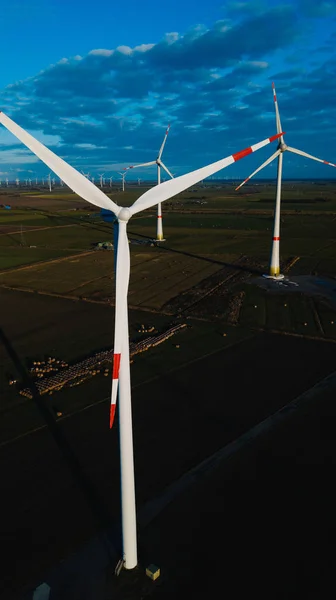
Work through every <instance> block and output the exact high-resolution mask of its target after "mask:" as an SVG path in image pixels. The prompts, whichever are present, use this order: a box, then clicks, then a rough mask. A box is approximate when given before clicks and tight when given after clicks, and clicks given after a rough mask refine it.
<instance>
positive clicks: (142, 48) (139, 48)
mask: <svg viewBox="0 0 336 600" xmlns="http://www.w3.org/2000/svg"><path fill="white" fill-rule="evenodd" d="M154 46H155V44H141V45H140V46H135V48H134V51H135V52H147V51H148V50H151V49H152V48H153V47H154Z"/></svg>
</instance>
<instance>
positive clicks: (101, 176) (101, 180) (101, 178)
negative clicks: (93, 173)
mask: <svg viewBox="0 0 336 600" xmlns="http://www.w3.org/2000/svg"><path fill="white" fill-rule="evenodd" d="M98 175H99V180H100V187H101V188H102V189H103V175H104V173H98Z"/></svg>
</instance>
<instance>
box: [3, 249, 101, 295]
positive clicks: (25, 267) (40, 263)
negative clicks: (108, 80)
mask: <svg viewBox="0 0 336 600" xmlns="http://www.w3.org/2000/svg"><path fill="white" fill-rule="evenodd" d="M94 252H95V250H89V251H88V252H77V253H76V254H70V255H69V256H60V257H59V258H50V259H48V260H40V261H38V262H34V263H30V264H29V265H23V266H20V267H14V269H4V270H3V271H0V275H5V274H6V273H14V272H15V271H25V270H27V269H34V267H36V266H38V265H44V264H47V263H48V264H51V263H54V264H55V263H59V262H65V261H67V260H71V259H73V258H78V257H79V256H80V257H82V256H88V255H90V254H93V253H94ZM10 289H16V288H10Z"/></svg>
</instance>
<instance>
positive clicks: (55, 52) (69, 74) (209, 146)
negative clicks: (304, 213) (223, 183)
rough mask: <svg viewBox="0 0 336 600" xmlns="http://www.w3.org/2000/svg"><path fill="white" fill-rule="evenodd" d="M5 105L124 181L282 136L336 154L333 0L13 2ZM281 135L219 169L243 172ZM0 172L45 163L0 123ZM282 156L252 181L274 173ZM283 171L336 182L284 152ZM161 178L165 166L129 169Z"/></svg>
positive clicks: (0, 101) (1, 79) (2, 19)
mask: <svg viewBox="0 0 336 600" xmlns="http://www.w3.org/2000/svg"><path fill="white" fill-rule="evenodd" d="M0 23H1V36H0V53H1V56H2V65H1V70H0V110H2V111H3V112H4V113H5V114H6V115H8V116H9V117H11V118H12V119H13V120H14V121H15V122H16V123H18V124H19V125H21V127H23V128H25V129H27V130H28V131H29V132H30V133H32V134H33V135H34V136H35V137H36V138H37V139H39V140H40V141H41V142H43V143H44V144H45V145H46V146H48V148H50V149H51V150H53V151H54V152H55V153H56V154H58V155H59V156H60V157H62V158H63V159H64V160H66V161H67V162H69V163H70V164H71V165H72V166H74V167H75V168H76V169H78V170H79V171H82V172H84V173H89V174H90V178H92V177H95V179H96V180H97V181H98V179H99V174H101V173H104V177H106V178H108V177H110V176H113V180H114V181H116V180H117V179H120V174H119V173H120V172H121V171H122V170H123V169H124V168H125V167H128V166H129V165H132V164H136V163H141V162H147V161H151V160H155V159H156V157H157V154H158V151H159V148H160V146H161V144H162V141H163V137H164V134H165V130H166V128H167V125H168V124H170V131H169V136H168V138H167V142H166V145H165V148H164V151H163V154H162V160H163V162H164V164H165V165H166V166H167V168H168V169H169V170H170V171H171V172H172V174H173V175H174V176H178V175H182V174H184V173H187V172H188V171H191V170H193V169H196V168H199V167H202V166H204V165H207V164H209V163H211V162H214V161H216V160H219V159H220V158H224V157H225V156H227V155H229V154H231V153H233V152H237V151H239V150H241V149H243V148H246V147H247V146H250V145H251V144H254V143H256V142H258V141H260V140H262V139H264V138H266V137H269V136H271V135H273V134H274V133H276V124H275V112H274V102H273V93H272V82H274V84H275V88H276V93H277V99H278V105H279V111H280V118H281V124H282V129H283V131H284V132H285V142H286V143H287V144H288V145H289V146H291V147H294V148H297V149H299V150H303V151H304V152H307V153H309V154H312V155H314V156H316V157H318V158H321V159H323V160H326V161H329V162H333V163H335V164H336V77H335V75H336V60H335V59H336V2H334V0H331V1H330V2H328V1H323V0H320V1H319V2H317V1H316V0H292V1H288V2H287V3H284V2H279V1H277V0H268V1H267V0H266V1H265V2H264V1H263V0H250V1H247V2H244V1H234V0H232V1H225V0H208V1H207V2H195V0H170V2H169V3H158V2H156V1H154V0H143V1H142V2H139V0H128V2H127V4H125V3H121V2H118V3H117V2H113V0H108V1H107V0H96V1H95V2H90V3H89V2H88V1H87V0H71V1H70V2H69V0H30V1H29V2H26V1H24V0H10V1H9V0H6V2H4V3H3V5H2V8H1V16H0ZM276 144H277V142H275V143H273V144H272V145H271V146H266V147H265V148H263V149H262V150H260V151H259V152H258V153H256V154H253V155H249V156H248V157H246V158H244V159H243V160H242V161H239V163H237V164H234V165H231V166H230V167H228V168H227V169H225V170H223V171H221V172H219V173H218V175H217V176H218V177H222V178H228V179H231V178H232V179H236V180H237V179H245V177H247V176H248V175H249V174H250V173H251V172H252V171H253V170H254V169H255V168H257V167H258V166H259V165H260V164H261V163H262V162H263V161H264V160H266V159H267V158H268V157H269V156H270V155H271V154H272V153H273V152H275V150H276ZM0 152H1V163H0V180H2V181H4V180H5V178H6V177H7V178H9V180H14V179H15V178H19V179H21V180H23V179H24V178H27V177H29V178H36V177H38V178H42V177H45V176H46V175H47V174H48V172H49V169H48V168H47V167H46V166H45V165H44V164H43V163H42V162H41V161H40V160H39V159H37V158H36V157H35V156H34V155H33V154H32V153H31V152H30V151H29V150H28V149H26V148H25V146H23V145H22V144H21V143H20V142H19V141H18V140H17V139H16V138H15V137H14V136H13V135H12V134H11V133H10V132H8V131H7V130H6V129H5V128H4V127H3V126H2V125H0ZM276 163H277V161H276V160H274V161H273V162H272V163H271V164H270V165H269V166H267V167H265V168H264V169H262V171H260V173H259V174H258V175H257V176H256V178H258V177H261V178H269V179H272V178H275V177H276ZM283 163H284V166H283V177H284V178H288V179H291V178H295V179H301V178H302V179H306V178H308V179H314V178H316V179H319V178H336V168H333V167H330V166H327V165H325V164H320V163H318V162H316V161H313V160H310V159H307V158H305V157H302V156H297V155H294V154H290V153H289V152H286V153H285V155H284V161H283ZM138 177H140V178H142V179H152V180H155V179H156V168H155V166H154V167H147V168H139V169H134V170H131V171H128V172H127V175H126V181H127V180H128V179H137V178H138Z"/></svg>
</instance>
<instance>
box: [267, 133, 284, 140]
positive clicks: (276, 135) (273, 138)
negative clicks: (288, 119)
mask: <svg viewBox="0 0 336 600" xmlns="http://www.w3.org/2000/svg"><path fill="white" fill-rule="evenodd" d="M284 133H285V132H284V131H282V132H281V133H276V134H275V135H272V136H271V137H270V138H268V139H269V141H270V142H274V140H277V139H278V138H279V137H281V136H282V135H284Z"/></svg>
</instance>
